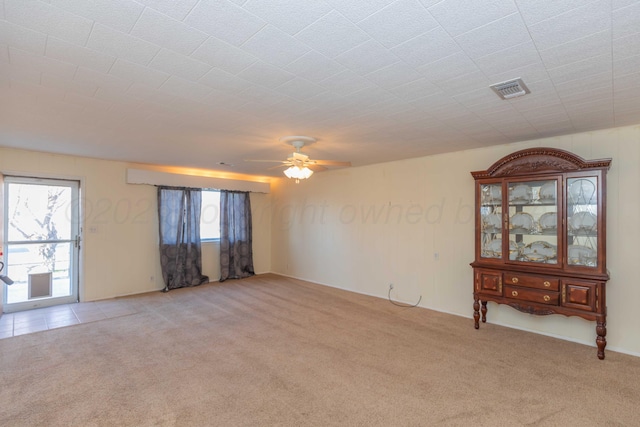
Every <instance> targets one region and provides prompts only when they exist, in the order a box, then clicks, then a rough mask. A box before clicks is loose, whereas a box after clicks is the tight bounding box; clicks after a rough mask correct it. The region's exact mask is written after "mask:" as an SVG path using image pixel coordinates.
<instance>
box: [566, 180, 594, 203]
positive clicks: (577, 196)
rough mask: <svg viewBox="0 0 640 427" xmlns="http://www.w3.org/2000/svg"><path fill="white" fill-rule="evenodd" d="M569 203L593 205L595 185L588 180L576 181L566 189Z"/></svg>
mask: <svg viewBox="0 0 640 427" xmlns="http://www.w3.org/2000/svg"><path fill="white" fill-rule="evenodd" d="M567 192H568V194H569V203H572V204H580V205H586V204H594V203H595V202H596V184H595V183H594V182H593V181H591V180H590V179H576V180H574V181H573V182H572V183H571V184H570V185H569V188H568V189H567Z"/></svg>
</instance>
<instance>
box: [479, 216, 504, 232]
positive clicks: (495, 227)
mask: <svg viewBox="0 0 640 427" xmlns="http://www.w3.org/2000/svg"><path fill="white" fill-rule="evenodd" d="M500 230H502V219H501V218H500V215H498V214H496V213H492V214H489V215H483V216H482V231H484V232H485V233H499V232H500Z"/></svg>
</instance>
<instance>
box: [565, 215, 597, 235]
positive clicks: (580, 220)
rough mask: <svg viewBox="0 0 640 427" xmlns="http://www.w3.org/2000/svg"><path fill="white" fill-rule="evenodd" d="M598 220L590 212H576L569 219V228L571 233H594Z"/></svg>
mask: <svg viewBox="0 0 640 427" xmlns="http://www.w3.org/2000/svg"><path fill="white" fill-rule="evenodd" d="M597 223H598V218H597V217H596V216H595V215H594V214H592V213H591V212H586V211H584V212H578V213H575V214H573V216H572V217H571V218H569V228H570V229H571V230H573V231H594V230H595V229H596V224H597Z"/></svg>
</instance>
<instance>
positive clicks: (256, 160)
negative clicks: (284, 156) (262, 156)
mask: <svg viewBox="0 0 640 427" xmlns="http://www.w3.org/2000/svg"><path fill="white" fill-rule="evenodd" d="M244 161H245V162H266V163H289V162H288V161H287V160H258V159H244Z"/></svg>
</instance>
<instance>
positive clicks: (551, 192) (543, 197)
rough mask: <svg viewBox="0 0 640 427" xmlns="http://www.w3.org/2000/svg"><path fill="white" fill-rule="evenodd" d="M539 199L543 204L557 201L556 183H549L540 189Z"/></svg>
mask: <svg viewBox="0 0 640 427" xmlns="http://www.w3.org/2000/svg"><path fill="white" fill-rule="evenodd" d="M538 199H539V200H540V201H541V202H554V203H555V201H556V182H555V181H549V182H547V183H545V184H544V185H543V186H542V187H540V192H539V193H538Z"/></svg>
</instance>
